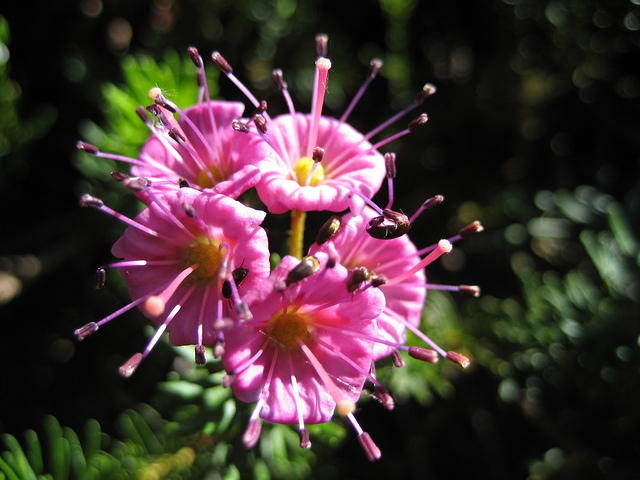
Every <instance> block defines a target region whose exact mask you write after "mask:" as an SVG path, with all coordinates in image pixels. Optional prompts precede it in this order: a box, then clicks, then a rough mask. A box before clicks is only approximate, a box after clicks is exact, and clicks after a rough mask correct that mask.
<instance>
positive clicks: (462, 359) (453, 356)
mask: <svg viewBox="0 0 640 480" xmlns="http://www.w3.org/2000/svg"><path fill="white" fill-rule="evenodd" d="M447 360H451V361H452V362H453V363H457V364H458V365H460V366H461V367H462V368H467V367H468V366H469V365H470V364H471V360H469V357H467V356H466V355H463V354H461V353H458V352H447Z"/></svg>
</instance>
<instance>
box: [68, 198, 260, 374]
mask: <svg viewBox="0 0 640 480" xmlns="http://www.w3.org/2000/svg"><path fill="white" fill-rule="evenodd" d="M150 195H151V201H150V202H149V205H148V207H147V208H145V209H144V210H143V211H142V212H141V213H140V214H139V215H138V216H137V217H136V218H135V219H129V218H127V217H125V216H123V215H122V214H119V213H118V212H115V211H113V210H111V209H110V208H109V207H107V206H106V205H104V204H103V202H102V201H100V200H99V199H96V198H93V197H90V196H88V195H85V196H83V198H82V203H83V205H88V206H93V207H96V208H99V209H100V210H102V211H104V212H105V213H109V214H111V215H114V216H116V217H117V218H119V219H121V220H123V221H125V222H126V223H127V224H128V225H129V228H127V230H126V231H125V233H124V235H123V236H122V237H121V238H120V239H119V240H118V241H117V242H116V243H115V245H114V246H113V249H112V252H113V254H114V255H115V256H117V257H120V258H122V261H119V262H116V263H113V264H111V265H109V266H108V267H115V268H117V269H118V270H119V272H120V273H121V274H122V276H123V277H124V279H125V282H126V283H127V285H128V287H129V290H130V292H131V296H132V298H134V299H135V300H134V301H133V302H132V303H131V304H129V305H127V306H126V307H124V308H123V309H120V310H119V311H117V312H115V313H114V314H112V315H110V316H108V317H106V318H105V319H102V320H101V321H99V322H97V323H93V322H92V323H90V324H88V325H86V326H85V327H82V328H81V329H79V330H77V331H76V335H77V336H78V337H79V338H80V339H82V338H84V337H85V336H86V335H88V334H90V333H92V332H93V331H95V330H97V328H98V327H100V326H101V325H103V324H104V323H107V322H108V321H110V320H111V319H113V318H115V316H117V315H119V314H120V313H123V312H124V311H126V310H128V309H130V308H132V307H134V306H140V308H141V309H142V311H143V313H144V314H145V315H146V316H148V317H149V318H150V319H151V320H152V321H153V322H154V323H155V324H157V325H158V326H159V328H158V331H157V333H156V335H155V336H154V337H153V339H152V341H151V342H150V343H149V345H148V346H147V348H146V349H145V351H144V352H143V353H142V354H136V355H134V357H132V359H131V360H130V361H129V362H127V364H125V365H124V366H123V367H122V369H121V373H122V374H123V375H125V376H129V375H130V374H131V373H132V372H133V370H135V368H136V367H137V365H138V364H139V363H140V360H142V358H143V357H144V356H146V355H147V354H148V353H149V352H150V350H151V348H152V347H153V345H154V344H155V342H156V341H157V339H158V338H159V336H160V334H161V333H162V332H164V331H165V330H166V331H168V332H169V338H170V341H171V343H172V344H174V345H185V344H195V345H197V349H196V359H197V360H198V363H203V361H204V347H203V345H205V344H208V345H213V344H216V343H218V344H220V343H221V341H222V334H221V332H220V331H219V328H220V326H222V325H227V324H228V323H229V322H230V320H229V317H231V316H234V317H238V318H245V319H246V318H250V313H249V311H248V309H247V307H246V303H245V301H248V300H250V299H251V296H252V295H255V294H257V293H258V292H259V291H260V288H261V286H262V285H263V282H264V280H265V279H266V278H267V277H268V275H269V249H268V244H267V237H266V233H265V231H264V230H263V229H262V228H261V227H260V223H261V222H262V221H263V219H264V216H265V213H264V212H262V211H258V210H254V209H252V208H249V207H246V206H244V205H242V204H241V203H239V202H237V201H235V200H233V199H231V198H229V197H227V196H224V195H218V194H209V193H200V192H198V191H196V190H193V189H190V188H182V189H178V190H175V191H171V192H167V193H164V194H162V193H152V192H151V193H150ZM103 271H104V270H101V273H102V272H103ZM238 272H241V274H238ZM219 347H221V345H220V346H219ZM219 349H220V348H219ZM219 353H222V352H219Z"/></svg>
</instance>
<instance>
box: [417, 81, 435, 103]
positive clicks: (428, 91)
mask: <svg viewBox="0 0 640 480" xmlns="http://www.w3.org/2000/svg"><path fill="white" fill-rule="evenodd" d="M436 91H437V89H436V87H435V85H432V84H431V83H425V84H424V86H423V87H422V90H420V91H419V92H418V94H417V95H416V100H415V104H416V105H421V104H422V102H424V101H425V100H426V99H427V98H429V97H430V96H431V95H433V94H434V93H436Z"/></svg>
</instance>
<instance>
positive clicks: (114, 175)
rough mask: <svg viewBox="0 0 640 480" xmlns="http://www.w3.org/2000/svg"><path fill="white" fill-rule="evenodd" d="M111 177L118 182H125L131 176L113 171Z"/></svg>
mask: <svg viewBox="0 0 640 480" xmlns="http://www.w3.org/2000/svg"><path fill="white" fill-rule="evenodd" d="M111 178H113V179H114V180H115V181H116V182H124V181H125V180H127V179H128V178H129V175H127V174H126V173H122V172H111Z"/></svg>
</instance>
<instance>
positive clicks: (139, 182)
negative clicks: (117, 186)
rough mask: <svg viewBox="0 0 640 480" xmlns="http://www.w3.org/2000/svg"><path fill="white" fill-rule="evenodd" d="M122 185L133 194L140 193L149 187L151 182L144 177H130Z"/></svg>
mask: <svg viewBox="0 0 640 480" xmlns="http://www.w3.org/2000/svg"><path fill="white" fill-rule="evenodd" d="M122 184H123V185H124V186H125V187H127V188H130V189H131V190H133V191H134V192H141V191H143V190H145V189H146V188H148V187H149V185H151V181H150V180H149V179H148V178H145V177H130V178H127V179H125V180H123V181H122Z"/></svg>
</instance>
